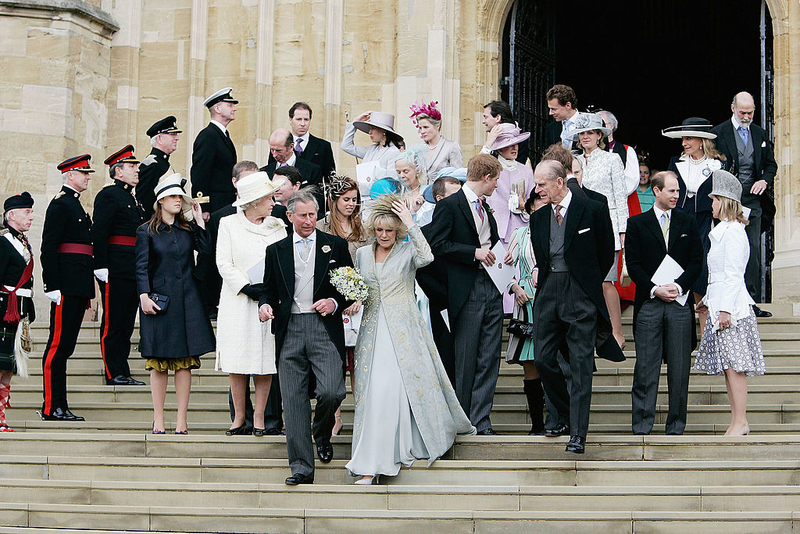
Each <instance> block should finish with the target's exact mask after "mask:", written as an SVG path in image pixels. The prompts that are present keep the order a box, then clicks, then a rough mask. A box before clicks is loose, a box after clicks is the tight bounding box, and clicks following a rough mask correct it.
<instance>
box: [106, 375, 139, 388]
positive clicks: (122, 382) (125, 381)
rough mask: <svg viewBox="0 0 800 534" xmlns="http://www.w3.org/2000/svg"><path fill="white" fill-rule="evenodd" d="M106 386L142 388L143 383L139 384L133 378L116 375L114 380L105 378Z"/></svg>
mask: <svg viewBox="0 0 800 534" xmlns="http://www.w3.org/2000/svg"><path fill="white" fill-rule="evenodd" d="M106 385H107V386H143V385H144V382H140V381H139V380H136V379H135V378H133V377H130V376H125V375H117V376H115V377H114V378H106Z"/></svg>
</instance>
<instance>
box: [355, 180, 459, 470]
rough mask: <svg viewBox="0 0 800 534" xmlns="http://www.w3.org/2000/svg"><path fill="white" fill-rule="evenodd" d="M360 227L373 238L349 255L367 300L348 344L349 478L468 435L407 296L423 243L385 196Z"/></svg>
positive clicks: (425, 255) (426, 258)
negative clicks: (351, 373) (351, 379)
mask: <svg viewBox="0 0 800 534" xmlns="http://www.w3.org/2000/svg"><path fill="white" fill-rule="evenodd" d="M367 227H368V228H369V229H370V232H371V233H374V235H375V239H376V240H375V243H374V244H373V245H372V246H370V247H362V248H360V249H358V252H357V253H356V266H357V267H358V268H359V269H360V271H361V274H362V275H363V276H364V280H365V281H366V283H367V285H368V286H369V299H368V300H367V302H366V304H365V307H364V318H363V319H362V323H361V331H360V333H359V337H358V343H357V344H356V361H355V373H356V375H355V377H356V384H355V386H356V387H355V391H354V395H355V407H356V410H355V422H354V424H353V448H352V457H351V460H350V462H348V464H347V466H346V467H347V469H348V470H349V471H350V472H351V473H352V474H354V475H360V476H361V479H360V480H357V481H356V484H373V483H376V482H378V477H379V476H380V475H389V476H394V475H397V473H398V472H399V471H400V467H401V465H411V463H413V462H414V460H415V459H427V460H428V465H430V464H432V463H433V462H434V461H435V460H436V459H437V458H439V457H440V456H442V455H443V454H444V453H445V452H447V451H448V450H449V449H450V447H452V445H453V442H454V441H455V438H456V435H457V434H474V433H475V428H474V427H473V426H472V425H471V424H470V422H469V419H468V418H467V416H466V415H465V414H464V410H462V409H461V406H460V405H459V403H458V399H457V398H456V394H455V391H454V390H453V387H452V386H451V385H450V380H449V379H448V378H447V373H446V372H445V369H444V366H443V365H442V361H441V359H440V358H439V353H438V352H437V351H436V345H434V343H433V339H432V337H431V334H430V332H429V331H428V327H427V325H426V324H425V320H424V319H423V317H422V314H421V313H420V311H419V310H418V309H417V306H416V302H415V299H414V277H415V274H416V271H417V269H419V268H421V267H424V266H426V265H428V264H429V263H431V262H432V261H433V253H432V252H431V249H430V246H428V242H427V241H426V240H425V237H424V236H423V235H422V231H421V230H420V229H419V226H418V225H416V224H415V223H414V220H413V218H412V217H411V212H410V211H409V209H408V207H407V206H406V205H405V203H404V202H403V201H402V200H401V199H400V198H399V197H398V196H396V195H392V194H388V195H383V196H382V197H380V198H379V199H378V200H376V202H375V204H374V205H373V210H372V212H371V213H370V218H369V221H368V224H367ZM406 229H407V230H406ZM406 231H407V232H408V236H409V240H408V241H403V239H404V238H405V234H406Z"/></svg>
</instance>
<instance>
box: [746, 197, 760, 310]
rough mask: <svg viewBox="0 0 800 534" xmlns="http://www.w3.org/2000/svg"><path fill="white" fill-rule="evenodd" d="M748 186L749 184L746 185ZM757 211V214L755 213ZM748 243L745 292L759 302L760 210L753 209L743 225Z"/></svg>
mask: <svg viewBox="0 0 800 534" xmlns="http://www.w3.org/2000/svg"><path fill="white" fill-rule="evenodd" d="M748 187H749V186H748ZM756 213H757V215H756ZM744 230H745V232H746V233H747V241H748V243H749V245H750V258H749V259H748V260H747V268H746V269H745V271H744V281H745V284H746V285H747V292H748V293H750V296H751V297H752V298H753V300H754V301H756V302H761V210H760V209H758V210H753V212H752V213H751V214H750V223H749V224H748V225H747V226H745V227H744Z"/></svg>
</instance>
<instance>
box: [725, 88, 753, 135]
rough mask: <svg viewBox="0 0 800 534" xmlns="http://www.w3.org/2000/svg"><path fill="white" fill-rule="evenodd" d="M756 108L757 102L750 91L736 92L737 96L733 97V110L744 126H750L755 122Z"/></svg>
mask: <svg viewBox="0 0 800 534" xmlns="http://www.w3.org/2000/svg"><path fill="white" fill-rule="evenodd" d="M755 110H756V102H755V100H754V99H753V95H751V94H750V93H748V92H746V91H742V92H741V93H736V96H734V97H733V103H732V104H731V111H733V115H734V116H735V117H736V120H738V121H739V124H741V125H742V126H744V127H748V126H750V123H752V122H753V114H754V113H755Z"/></svg>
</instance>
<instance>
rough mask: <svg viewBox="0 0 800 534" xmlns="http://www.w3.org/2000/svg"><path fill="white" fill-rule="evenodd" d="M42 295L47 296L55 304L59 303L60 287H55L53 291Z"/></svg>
mask: <svg viewBox="0 0 800 534" xmlns="http://www.w3.org/2000/svg"><path fill="white" fill-rule="evenodd" d="M44 296H45V297H47V298H49V299H50V300H52V301H53V302H55V303H56V305H59V304H61V290H60V289H56V290H55V291H48V292H47V293H45V294H44Z"/></svg>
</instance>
